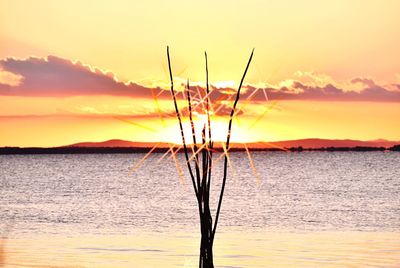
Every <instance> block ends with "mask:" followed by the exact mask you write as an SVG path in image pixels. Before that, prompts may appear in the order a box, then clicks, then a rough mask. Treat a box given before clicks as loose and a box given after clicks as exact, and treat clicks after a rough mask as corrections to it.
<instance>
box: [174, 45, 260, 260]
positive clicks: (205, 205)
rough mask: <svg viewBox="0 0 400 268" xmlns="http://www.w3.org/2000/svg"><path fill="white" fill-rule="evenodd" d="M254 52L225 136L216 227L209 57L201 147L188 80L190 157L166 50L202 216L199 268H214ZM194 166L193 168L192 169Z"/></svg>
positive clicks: (180, 125) (179, 118)
mask: <svg viewBox="0 0 400 268" xmlns="http://www.w3.org/2000/svg"><path fill="white" fill-rule="evenodd" d="M253 53H254V49H253V51H252V52H251V55H250V58H249V60H248V62H247V66H246V69H245V71H244V73H243V76H242V79H241V80H240V84H239V88H238V91H237V92H236V98H235V100H234V102H233V106H232V109H231V112H230V116H229V124H228V130H227V135H226V143H225V145H223V147H224V154H225V155H224V173H223V178H222V184H221V191H220V193H219V199H218V206H217V212H216V215H215V222H214V225H213V219H212V216H211V210H210V185H211V170H212V157H213V148H214V142H213V141H212V135H211V120H210V90H209V82H208V61H207V53H205V62H206V89H205V90H206V92H205V97H204V100H205V112H206V113H207V124H204V126H203V128H202V131H201V143H197V140H196V129H195V125H194V122H193V112H192V102H191V93H190V87H189V80H188V81H187V84H186V89H185V95H186V99H187V103H188V116H189V121H190V126H191V134H192V139H193V143H192V144H191V149H192V150H191V153H190V152H189V150H188V144H187V142H186V139H185V135H184V131H183V125H182V114H181V112H180V110H179V108H178V103H177V97H176V93H175V90H174V81H173V77H172V68H171V60H170V56H169V47H167V58H168V68H169V76H170V80H171V95H172V99H173V102H174V106H175V113H176V117H177V119H178V122H179V128H180V131H181V136H182V143H183V151H184V154H185V159H186V164H187V168H188V171H189V174H190V178H191V181H192V184H193V189H194V192H195V195H196V199H197V203H198V208H199V216H200V231H201V242H200V258H199V267H200V268H213V267H214V263H213V242H214V238H215V232H216V230H217V225H218V219H219V215H220V211H221V204H222V198H223V196H224V190H225V184H226V179H227V173H228V150H229V144H230V138H231V129H232V120H233V117H234V116H235V112H236V105H237V103H238V101H239V97H240V90H241V88H242V84H243V81H244V78H245V76H246V73H247V70H248V68H249V66H250V63H251V60H252V58H253ZM193 166H194V168H193Z"/></svg>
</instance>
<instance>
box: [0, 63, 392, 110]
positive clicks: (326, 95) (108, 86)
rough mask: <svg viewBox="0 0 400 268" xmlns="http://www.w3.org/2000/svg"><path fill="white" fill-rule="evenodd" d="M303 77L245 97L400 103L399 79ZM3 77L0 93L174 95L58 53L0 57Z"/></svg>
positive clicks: (222, 94)
mask: <svg viewBox="0 0 400 268" xmlns="http://www.w3.org/2000/svg"><path fill="white" fill-rule="evenodd" d="M304 77H305V76H304V73H303V76H302V77H301V79H300V78H299V79H291V80H288V81H286V82H285V83H280V84H279V85H266V86H254V85H247V86H245V87H244V90H243V96H242V97H243V98H248V99H252V100H253V101H264V100H265V99H266V98H265V94H266V95H267V96H268V99H270V100H315V101H373V102H400V84H391V85H385V86H384V85H379V84H377V83H376V82H375V81H374V80H372V79H368V78H362V77H358V78H354V79H351V80H349V81H348V82H347V83H345V84H343V83H342V84H341V83H338V82H336V81H334V80H332V79H331V78H330V77H328V76H323V75H320V76H318V75H315V73H307V75H306V78H307V79H304ZM0 78H1V79H0V95H3V96H28V97H72V96H91V95H110V96H126V97H133V98H153V95H152V91H153V93H156V94H157V95H158V97H159V98H170V93H169V91H168V90H162V89H161V88H149V87H145V86H142V85H139V84H136V83H123V82H120V81H118V80H117V79H116V78H115V76H114V75H113V74H112V73H107V72H103V71H101V70H99V69H93V68H91V67H89V66H88V65H84V64H82V63H81V62H79V61H78V62H72V61H70V60H67V59H63V58H59V57H56V56H48V57H47V58H34V57H30V58H27V59H14V58H7V59H3V60H0ZM346 87H347V88H346ZM354 88H357V90H354ZM192 89H196V90H197V89H199V88H197V87H193V88H192ZM200 89H201V88H200ZM212 89H213V92H212V94H211V99H212V100H213V101H220V102H221V103H222V101H223V100H224V99H226V98H228V97H229V96H230V95H232V92H235V91H236V89H231V88H226V87H215V86H214V87H212Z"/></svg>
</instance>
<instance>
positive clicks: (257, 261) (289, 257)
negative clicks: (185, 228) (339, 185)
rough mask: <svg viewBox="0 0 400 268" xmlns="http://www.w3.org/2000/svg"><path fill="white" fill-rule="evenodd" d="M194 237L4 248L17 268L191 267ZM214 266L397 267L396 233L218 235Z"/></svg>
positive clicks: (19, 242)
mask: <svg viewBox="0 0 400 268" xmlns="http://www.w3.org/2000/svg"><path fill="white" fill-rule="evenodd" d="M198 248H199V246H198V237H197V236H196V235H190V234H181V233H170V232H168V233H166V232H163V233H158V234H155V233H140V234H131V235H124V236H120V235H119V236H115V235H109V236H101V235H97V236H79V237H76V236H75V237H59V236H39V237H35V238H34V239H15V240H12V241H11V242H10V243H9V245H8V246H7V252H8V258H7V264H9V265H10V267H12V266H17V267H18V266H20V267H46V266H48V267H171V268H172V267H196V266H198V255H197V251H198ZM215 262H216V267H399V263H400V233H394V232H390V233H383V232H381V233H380V232H350V231H347V232H328V231H325V232H304V233H303V232H302V233H296V232H269V231H265V232H257V233H251V232H247V233H244V232H238V231H235V230H230V231H229V232H224V233H220V234H219V237H218V239H217V241H216V244H215Z"/></svg>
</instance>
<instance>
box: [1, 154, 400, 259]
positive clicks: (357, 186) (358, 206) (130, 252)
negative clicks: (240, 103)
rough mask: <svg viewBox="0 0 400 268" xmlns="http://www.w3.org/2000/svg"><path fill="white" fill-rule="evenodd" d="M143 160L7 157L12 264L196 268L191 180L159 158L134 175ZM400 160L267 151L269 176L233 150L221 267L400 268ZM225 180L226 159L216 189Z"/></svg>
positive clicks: (218, 251) (5, 215)
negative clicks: (180, 176)
mask: <svg viewBox="0 0 400 268" xmlns="http://www.w3.org/2000/svg"><path fill="white" fill-rule="evenodd" d="M142 156H143V155H139V154H137V155H136V154H133V155H56V156H46V155H36V156H29V155H27V156H0V183H1V188H0V189H1V192H0V193H1V195H0V211H1V213H0V234H1V236H2V240H1V242H0V266H6V267H18V266H20V267H46V266H47V267H157V266H159V267H196V265H197V263H198V259H197V258H198V248H199V237H198V233H199V225H198V218H197V213H196V210H197V208H196V201H195V198H194V194H193V190H192V189H191V187H190V183H188V182H187V183H186V184H185V185H181V184H180V182H179V179H178V174H177V172H176V171H175V165H174V163H173V161H172V160H170V159H169V160H168V159H166V160H163V161H161V162H159V163H157V159H158V158H159V157H161V155H157V154H155V155H153V157H152V158H151V159H150V160H149V161H147V162H146V163H145V166H143V167H142V168H141V169H139V171H138V172H137V173H135V174H130V173H129V170H130V168H131V167H132V166H133V164H134V163H135V161H138V160H139V159H140V158H141V157H142ZM179 157H181V158H182V159H181V162H182V163H184V161H183V157H182V156H179ZM398 160H399V154H398V153H394V152H391V153H383V152H371V153H356V152H342V153H340V152H338V153H325V152H303V153H281V152H279V153H266V152H258V153H254V162H255V165H256V166H257V168H258V172H259V173H260V176H261V178H262V180H261V182H260V183H257V180H256V179H255V178H254V176H253V173H252V170H251V167H250V166H249V163H248V161H247V160H246V155H245V154H243V153H233V154H232V161H233V166H234V171H235V177H232V176H231V177H230V180H229V181H228V184H227V188H226V194H225V199H224V203H223V207H222V214H221V219H220V225H219V230H218V232H217V237H216V242H215V243H216V244H215V247H216V248H215V255H216V256H215V262H216V264H217V267H399V263H400V252H399V249H400V235H399V234H400V181H399V180H400V179H399V178H400V161H398ZM219 164H222V163H219ZM221 176H222V174H221V166H217V165H216V170H215V171H214V184H213V185H212V189H214V191H215V192H217V191H218V190H219V182H220V178H221ZM212 202H214V204H215V203H216V196H214V197H213V198H212ZM10 223H11V224H13V228H12V230H11V232H7V231H6V229H7V224H10ZM2 252H4V253H2Z"/></svg>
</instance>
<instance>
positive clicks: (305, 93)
mask: <svg viewBox="0 0 400 268" xmlns="http://www.w3.org/2000/svg"><path fill="white" fill-rule="evenodd" d="M351 82H352V83H361V84H362V85H363V88H362V89H361V90H360V91H349V90H344V89H341V88H338V87H336V86H334V85H332V84H327V85H325V86H323V87H319V86H309V85H306V84H303V83H300V82H293V84H292V86H291V88H288V87H281V88H273V87H267V88H255V87H251V86H248V87H247V92H246V93H245V94H243V96H242V98H249V97H250V95H251V94H253V97H251V98H252V100H254V101H263V100H265V95H264V92H263V91H265V92H266V94H267V95H268V98H269V99H270V100H316V101H373V102H400V91H392V90H388V89H386V88H384V87H382V86H379V85H377V84H376V83H375V82H374V81H373V80H370V79H362V78H356V79H353V80H351ZM396 86H397V87H398V86H399V85H396ZM254 91H256V92H255V93H253V92H254Z"/></svg>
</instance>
